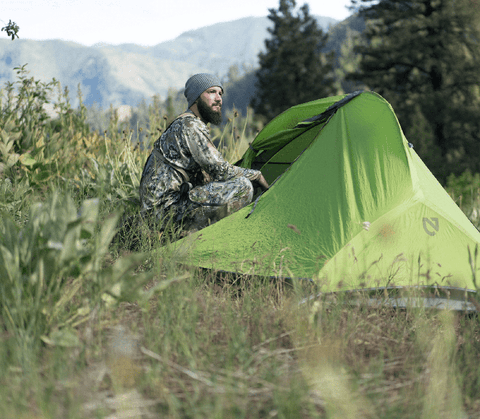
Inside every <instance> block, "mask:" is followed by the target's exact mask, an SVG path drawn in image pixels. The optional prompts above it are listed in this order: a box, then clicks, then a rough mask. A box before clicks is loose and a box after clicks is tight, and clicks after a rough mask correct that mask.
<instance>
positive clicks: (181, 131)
mask: <svg viewBox="0 0 480 419" xmlns="http://www.w3.org/2000/svg"><path fill="white" fill-rule="evenodd" d="M153 147H154V149H157V150H158V151H159V152H160V153H161V154H162V155H163V157H164V161H163V162H158V161H157V162H155V158H154V154H153V153H152V154H150V156H149V158H148V160H147V162H146V164H145V168H144V170H143V173H142V179H141V182H140V199H141V202H142V211H149V210H152V209H159V207H162V208H163V210H165V209H166V208H168V207H170V206H171V205H174V204H177V203H178V204H180V202H179V201H180V200H181V198H182V196H181V193H180V186H181V185H182V183H184V179H183V176H182V173H181V172H180V171H179V170H176V169H175V167H177V168H178V167H179V168H181V169H183V171H185V172H186V174H187V175H188V177H189V183H190V184H191V187H193V188H194V187H196V186H201V185H204V184H206V183H207V182H224V181H228V180H231V179H235V178H239V177H246V178H247V179H249V180H250V181H254V180H257V179H259V178H260V176H261V172H260V171H258V170H253V169H244V168H241V167H237V166H234V165H232V164H230V163H228V162H227V161H226V160H225V159H224V158H223V157H222V155H221V154H220V152H219V151H218V150H217V149H216V148H215V146H214V145H213V143H212V142H211V141H210V133H209V130H208V127H207V125H206V124H205V123H204V122H203V121H202V120H201V119H200V118H197V117H196V116H195V115H194V114H193V112H191V111H187V112H186V113H184V114H182V115H180V116H179V117H178V118H177V119H176V120H175V121H174V122H173V123H172V124H171V125H170V126H169V128H168V129H167V130H166V131H165V132H164V133H163V134H162V135H161V137H160V138H159V139H158V140H157V141H155V143H154V145H153ZM202 170H203V172H205V173H206V174H207V175H208V176H209V177H210V179H209V180H208V181H207V180H206V179H205V176H204V173H203V172H202Z"/></svg>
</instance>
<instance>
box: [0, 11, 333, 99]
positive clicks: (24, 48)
mask: <svg viewBox="0 0 480 419" xmlns="http://www.w3.org/2000/svg"><path fill="white" fill-rule="evenodd" d="M316 18H317V20H318V22H319V23H320V25H321V27H322V28H324V30H328V29H329V28H330V27H334V26H332V25H334V24H335V23H337V21H335V20H334V19H332V18H328V17H321V16H316ZM269 23H270V21H269V20H268V18H267V17H247V18H243V19H239V20H235V21H232V22H225V23H218V24H215V25H211V26H207V27H203V28H200V29H197V30H194V31H188V32H185V33H183V34H182V35H180V36H179V37H177V38H175V39H173V40H171V41H167V42H163V43H160V44H158V45H155V46H152V47H143V46H139V45H135V44H121V45H96V46H92V47H87V46H83V45H80V44H76V43H73V42H65V41H62V40H49V41H32V40H23V39H18V40H15V41H14V42H12V41H10V40H8V39H2V40H0V63H1V65H0V84H1V85H4V84H5V82H7V81H14V79H15V71H14V70H13V68H14V67H16V66H20V65H23V64H25V63H28V65H27V69H28V70H30V74H31V75H32V76H34V77H35V78H37V79H41V80H44V81H48V80H51V79H52V78H56V79H57V80H59V81H60V82H61V84H62V86H69V89H70V91H71V92H72V102H73V103H74V104H75V103H76V101H75V97H74V96H75V91H76V89H77V86H78V85H79V84H80V86H81V89H82V93H83V97H84V101H85V103H86V104H87V105H91V104H93V103H97V104H99V105H100V106H102V107H104V108H106V107H108V106H109V105H110V104H112V105H113V106H119V105H122V104H129V105H132V106H135V105H136V104H138V103H139V102H140V101H141V100H142V98H147V99H148V98H149V97H151V96H153V95H154V94H159V95H160V97H161V98H165V97H166V96H167V94H168V90H169V89H175V90H178V89H181V88H183V86H184V83H185V80H186V79H187V78H188V77H189V76H190V75H191V74H193V73H196V72H212V73H216V74H218V75H220V76H221V77H224V76H225V75H226V74H227V72H228V69H229V68H230V67H231V66H232V65H235V64H236V65H238V66H239V68H242V67H243V66H246V68H254V67H255V66H256V65H257V56H258V53H259V51H260V50H261V49H262V48H263V46H264V39H265V38H267V37H268V36H269V34H268V32H267V28H268V25H269ZM339 42H341V41H339Z"/></svg>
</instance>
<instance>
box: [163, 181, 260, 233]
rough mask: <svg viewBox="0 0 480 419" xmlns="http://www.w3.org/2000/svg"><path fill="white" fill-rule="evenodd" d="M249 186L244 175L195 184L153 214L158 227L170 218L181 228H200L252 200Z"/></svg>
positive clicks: (251, 190) (250, 186) (251, 187)
mask: <svg viewBox="0 0 480 419" xmlns="http://www.w3.org/2000/svg"><path fill="white" fill-rule="evenodd" d="M252 198H253V186H252V183H251V182H250V180H248V179H247V178H245V177H238V178H235V179H231V180H227V181H225V182H210V183H207V184H205V185H203V186H196V187H195V188H192V189H190V190H189V191H188V193H185V194H183V195H182V196H181V197H180V200H179V201H178V202H176V203H175V204H172V205H170V206H169V207H168V208H161V209H159V211H157V213H156V218H157V221H161V224H162V225H161V229H163V228H165V226H166V224H167V223H168V222H169V221H171V222H173V224H174V225H175V226H180V225H183V228H184V229H185V230H200V229H202V228H204V227H207V226H208V225H210V224H213V223H215V222H216V221H218V220H220V219H221V218H224V217H226V216H227V215H229V214H231V213H233V212H235V211H237V210H239V209H240V208H243V207H244V206H245V205H248V204H249V203H250V202H252Z"/></svg>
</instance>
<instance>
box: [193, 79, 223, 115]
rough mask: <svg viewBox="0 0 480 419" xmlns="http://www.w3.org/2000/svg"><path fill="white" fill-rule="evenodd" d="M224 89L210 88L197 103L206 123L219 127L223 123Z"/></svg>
mask: <svg viewBox="0 0 480 419" xmlns="http://www.w3.org/2000/svg"><path fill="white" fill-rule="evenodd" d="M222 94H223V93H222V89H221V88H220V87H218V86H213V87H209V88H208V89H207V90H205V91H204V92H203V93H202V94H201V95H200V97H199V98H198V101H197V108H198V113H199V114H200V116H201V118H202V119H203V120H204V121H205V122H207V123H208V122H210V123H212V124H213V125H219V124H220V123H221V122H222Z"/></svg>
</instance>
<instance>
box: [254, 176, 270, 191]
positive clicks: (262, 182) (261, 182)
mask: <svg viewBox="0 0 480 419" xmlns="http://www.w3.org/2000/svg"><path fill="white" fill-rule="evenodd" d="M257 182H258V184H259V185H260V187H261V188H262V191H264V192H265V191H266V190H267V189H268V183H267V181H266V180H265V178H264V177H263V175H260V179H257Z"/></svg>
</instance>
